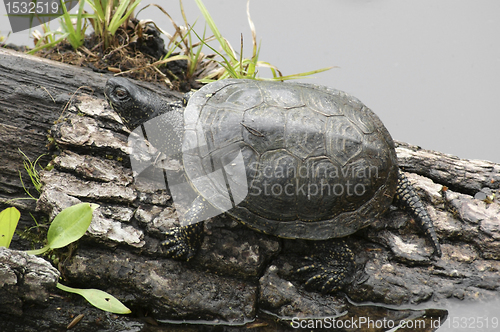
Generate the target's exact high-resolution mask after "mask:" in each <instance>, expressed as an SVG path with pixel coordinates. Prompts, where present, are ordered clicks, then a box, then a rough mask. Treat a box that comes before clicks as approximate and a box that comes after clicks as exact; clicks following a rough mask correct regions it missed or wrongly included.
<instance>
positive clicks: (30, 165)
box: [19, 149, 45, 200]
mask: <svg viewBox="0 0 500 332" xmlns="http://www.w3.org/2000/svg"><path fill="white" fill-rule="evenodd" d="M19 153H21V154H22V155H23V157H24V160H23V165H24V169H25V170H26V172H27V173H28V175H29V177H30V179H31V183H32V184H33V186H34V187H35V189H36V191H38V192H39V193H40V190H41V188H42V183H41V182H40V175H39V173H38V170H37V169H36V166H37V165H38V167H39V168H42V167H40V164H39V163H38V161H39V160H40V158H42V157H43V156H45V154H42V155H40V156H38V158H36V160H35V161H34V162H32V161H31V160H30V158H28V156H27V155H26V154H25V153H24V152H23V151H21V149H19ZM19 178H20V180H21V184H22V186H23V189H24V191H25V192H26V194H28V196H29V197H30V199H34V200H36V198H35V197H33V195H31V193H30V192H29V190H28V189H27V188H26V186H25V185H24V182H23V177H22V175H21V171H19Z"/></svg>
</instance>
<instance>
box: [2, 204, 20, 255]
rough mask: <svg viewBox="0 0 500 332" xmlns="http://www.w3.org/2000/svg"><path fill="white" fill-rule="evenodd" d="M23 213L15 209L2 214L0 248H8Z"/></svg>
mask: <svg viewBox="0 0 500 332" xmlns="http://www.w3.org/2000/svg"><path fill="white" fill-rule="evenodd" d="M19 218H21V213H20V212H19V210H18V209H16V208H15V207H10V208H6V209H5V210H3V211H2V212H0V247H5V248H8V247H9V246H10V241H12V237H13V236H14V232H15V230H16V227H17V223H18V221H19Z"/></svg>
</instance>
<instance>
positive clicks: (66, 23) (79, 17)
mask: <svg viewBox="0 0 500 332" xmlns="http://www.w3.org/2000/svg"><path fill="white" fill-rule="evenodd" d="M60 3H61V8H62V10H63V15H62V16H61V19H60V25H61V30H62V31H60V30H56V31H52V30H50V27H49V23H44V24H42V29H43V33H40V32H39V31H38V30H35V31H33V38H34V40H35V47H34V48H33V49H32V50H30V51H29V52H28V53H29V54H33V53H35V52H38V51H39V50H41V49H44V48H50V47H53V46H54V45H57V44H59V43H60V42H62V41H63V40H66V39H67V40H68V41H69V43H70V44H71V46H72V47H73V49H74V50H76V49H78V48H79V47H80V46H82V45H83V41H84V39H85V31H86V30H87V26H88V23H87V21H86V20H85V18H88V17H89V15H88V14H85V11H84V10H83V6H84V5H85V0H79V6H78V12H77V14H69V13H68V10H67V8H66V4H65V3H64V1H61V2H60ZM73 20H75V22H73Z"/></svg>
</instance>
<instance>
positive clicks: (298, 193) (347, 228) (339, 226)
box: [182, 79, 398, 240]
mask: <svg viewBox="0 0 500 332" xmlns="http://www.w3.org/2000/svg"><path fill="white" fill-rule="evenodd" d="M184 121H185V124H184V125H185V133H184V141H183V147H182V150H183V163H184V168H185V172H186V175H187V177H188V179H189V181H190V182H191V184H192V186H193V188H194V189H195V190H196V191H197V192H198V193H199V194H200V195H201V196H203V198H205V199H206V200H207V201H209V202H210V203H211V205H213V206H214V207H216V208H217V209H218V210H219V211H221V212H226V213H227V214H229V215H231V216H232V217H234V218H235V219H237V220H239V221H241V222H242V223H244V224H246V225H247V226H249V227H251V228H253V229H256V230H258V231H262V232H264V233H267V234H272V235H276V236H279V237H284V238H300V239H311V240H321V239H328V238H335V237H342V236H346V235H349V234H352V233H354V232H356V231H357V230H359V229H361V228H363V227H365V226H367V225H369V224H370V223H373V222H374V221H375V220H376V219H377V218H378V217H379V216H380V215H381V214H382V213H383V212H385V210H386V209H387V208H388V207H389V205H390V204H391V202H392V199H393V197H394V194H395V192H396V187H397V171H398V166H397V158H396V153H395V150H394V143H393V141H392V138H391V136H390V134H389V132H388V131H387V129H386V128H385V127H384V125H383V124H382V122H381V121H380V119H379V118H378V117H377V116H376V115H375V114H374V113H373V112H372V111H371V110H370V109H368V108H367V107H366V106H365V105H363V104H362V103H361V102H360V101H359V100H358V99H356V98H354V97H352V96H350V95H348V94H346V93H344V92H342V91H338V90H335V89H331V88H328V87H323V86H318V85H313V84H304V83H281V82H263V81H253V80H235V79H228V80H222V81H218V82H215V83H212V84H209V85H206V86H204V87H203V88H201V89H200V90H199V91H198V92H196V93H195V94H194V95H193V96H192V97H191V98H190V100H189V103H188V106H187V108H186V110H185V113H184Z"/></svg>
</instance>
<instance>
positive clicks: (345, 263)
mask: <svg viewBox="0 0 500 332" xmlns="http://www.w3.org/2000/svg"><path fill="white" fill-rule="evenodd" d="M317 249H319V250H317V251H316V253H315V255H312V256H308V257H305V260H306V261H307V262H308V263H311V264H308V265H305V266H303V267H301V268H299V269H297V270H296V273H297V275H298V276H300V277H301V279H303V280H305V283H304V286H305V288H306V289H307V290H312V291H320V292H321V293H333V292H336V291H339V290H340V289H342V288H343V287H344V286H346V285H347V284H349V283H350V282H351V280H352V278H353V275H354V271H355V262H354V254H353V253H352V251H351V250H350V249H349V247H348V246H347V244H346V243H345V242H344V241H338V242H335V241H334V242H333V243H329V244H319V245H318V246H317ZM325 250H326V251H325Z"/></svg>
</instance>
